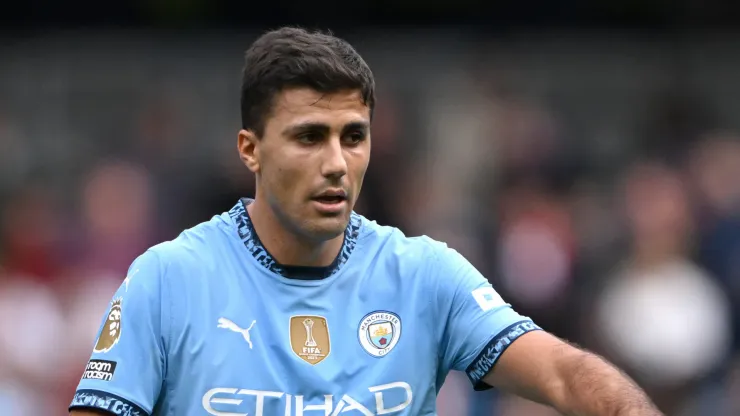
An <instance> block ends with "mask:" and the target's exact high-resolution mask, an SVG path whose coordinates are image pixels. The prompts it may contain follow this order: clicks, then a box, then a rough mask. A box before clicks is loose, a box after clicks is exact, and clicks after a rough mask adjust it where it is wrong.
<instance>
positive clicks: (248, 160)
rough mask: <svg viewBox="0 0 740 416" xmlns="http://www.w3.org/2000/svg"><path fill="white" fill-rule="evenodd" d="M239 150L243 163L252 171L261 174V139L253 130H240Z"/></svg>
mask: <svg viewBox="0 0 740 416" xmlns="http://www.w3.org/2000/svg"><path fill="white" fill-rule="evenodd" d="M236 147H237V150H238V151H239V158H240V159H241V160H242V163H244V165H245V166H246V167H247V168H248V169H249V170H251V171H252V173H255V174H257V173H259V170H260V146H259V137H257V135H256V134H254V132H253V131H252V130H239V138H238V140H237V145H236Z"/></svg>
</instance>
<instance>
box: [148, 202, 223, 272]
mask: <svg viewBox="0 0 740 416" xmlns="http://www.w3.org/2000/svg"><path fill="white" fill-rule="evenodd" d="M232 231H233V226H232V225H231V223H230V222H229V219H228V217H227V216H226V215H224V214H222V215H216V216H214V217H212V218H211V219H210V220H208V221H204V222H201V223H200V224H197V225H195V226H193V227H191V228H188V229H186V230H184V231H182V232H181V233H180V234H179V235H178V236H177V237H175V238H174V239H172V240H169V241H163V242H160V243H158V244H156V245H154V246H152V247H150V248H149V249H148V250H147V252H150V253H153V254H154V255H155V256H156V257H157V258H158V259H159V262H160V263H161V264H162V266H163V267H164V268H165V269H166V268H168V267H178V268H181V267H186V268H187V267H193V266H196V265H201V266H203V265H208V264H215V263H218V262H219V260H220V259H221V258H222V257H223V256H224V255H226V253H229V252H230V250H226V248H227V246H229V244H230V237H232V236H230V233H231V232H232Z"/></svg>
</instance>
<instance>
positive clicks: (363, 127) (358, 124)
mask: <svg viewBox="0 0 740 416" xmlns="http://www.w3.org/2000/svg"><path fill="white" fill-rule="evenodd" d="M352 130H360V131H362V132H367V131H368V130H370V123H368V122H367V121H353V122H351V123H347V124H346V125H345V126H344V128H343V129H342V132H345V133H346V132H348V131H352Z"/></svg>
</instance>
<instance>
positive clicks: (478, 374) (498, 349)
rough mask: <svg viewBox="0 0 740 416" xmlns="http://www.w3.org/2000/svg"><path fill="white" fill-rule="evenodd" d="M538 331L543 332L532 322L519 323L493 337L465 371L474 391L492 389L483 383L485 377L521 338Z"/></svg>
mask: <svg viewBox="0 0 740 416" xmlns="http://www.w3.org/2000/svg"><path fill="white" fill-rule="evenodd" d="M538 330H541V328H540V327H538V326H537V325H535V323H534V322H532V321H530V320H526V321H519V322H517V323H515V324H512V325H510V326H508V327H507V328H506V329H504V330H503V331H501V332H499V333H498V335H496V336H495V337H493V338H492V339H491V340H490V341H489V342H488V344H486V346H485V347H484V348H483V350H482V351H481V352H480V354H478V356H477V357H476V358H475V359H474V360H473V362H472V363H471V364H470V365H469V366H468V368H467V369H466V370H465V373H466V374H467V375H468V379H470V382H471V383H473V389H475V391H482V390H488V389H490V388H491V386H489V385H488V384H486V383H485V382H484V381H483V377H485V376H486V374H488V372H489V371H491V369H492V368H493V366H494V365H496V361H498V359H499V358H500V357H501V354H503V353H504V351H506V348H508V347H509V345H511V343H512V342H514V341H515V340H516V339H517V338H519V337H520V336H522V335H524V334H526V333H527V332H532V331H538Z"/></svg>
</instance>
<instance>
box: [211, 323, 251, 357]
mask: <svg viewBox="0 0 740 416" xmlns="http://www.w3.org/2000/svg"><path fill="white" fill-rule="evenodd" d="M256 323H257V321H252V324H251V325H249V328H247V329H242V328H241V327H240V326H239V325H237V324H235V323H233V322H231V321H230V320H228V319H226V318H218V327H219V328H224V329H228V330H231V331H234V332H238V333H240V334H242V337H244V340H245V341H247V344H249V349H250V350H251V349H252V338H251V337H250V336H249V331H250V330H251V329H252V327H253V326H254V324H256Z"/></svg>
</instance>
